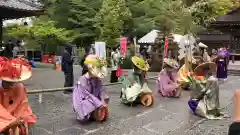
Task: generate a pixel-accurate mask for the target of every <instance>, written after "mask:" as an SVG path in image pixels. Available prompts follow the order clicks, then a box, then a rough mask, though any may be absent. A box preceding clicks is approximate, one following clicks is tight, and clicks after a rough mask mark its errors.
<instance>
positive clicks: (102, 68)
mask: <svg viewBox="0 0 240 135" xmlns="http://www.w3.org/2000/svg"><path fill="white" fill-rule="evenodd" d="M84 64H85V65H86V66H87V67H88V70H89V71H88V73H86V74H84V75H83V76H81V77H80V78H79V79H78V81H77V83H76V84H75V86H74V90H73V108H74V111H75V112H76V114H77V119H78V120H80V121H86V120H89V119H90V118H93V119H95V120H98V121H103V120H105V119H107V117H108V108H107V106H105V105H104V104H103V101H104V102H105V103H106V104H108V101H109V96H108V95H107V92H106V89H105V88H104V87H103V86H102V81H101V80H100V78H103V77H105V76H106V75H107V68H106V63H105V61H104V60H101V59H99V57H98V56H96V55H88V56H87V57H86V60H85V62H84Z"/></svg>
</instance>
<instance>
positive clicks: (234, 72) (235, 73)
mask: <svg viewBox="0 0 240 135" xmlns="http://www.w3.org/2000/svg"><path fill="white" fill-rule="evenodd" d="M228 74H229V75H233V76H240V70H235V69H229V70H228Z"/></svg>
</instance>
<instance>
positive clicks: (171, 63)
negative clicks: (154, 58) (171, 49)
mask: <svg viewBox="0 0 240 135" xmlns="http://www.w3.org/2000/svg"><path fill="white" fill-rule="evenodd" d="M164 63H165V64H167V65H168V66H170V67H172V68H174V69H178V68H179V64H178V62H177V61H176V60H173V59H170V58H165V59H164Z"/></svg>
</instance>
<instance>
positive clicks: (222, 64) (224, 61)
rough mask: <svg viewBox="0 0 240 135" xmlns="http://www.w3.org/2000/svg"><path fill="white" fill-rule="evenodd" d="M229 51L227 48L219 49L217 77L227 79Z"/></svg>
mask: <svg viewBox="0 0 240 135" xmlns="http://www.w3.org/2000/svg"><path fill="white" fill-rule="evenodd" d="M227 55H228V53H227V51H226V50H219V52H218V57H217V59H216V64H217V78H218V79H221V80H226V79H227V75H228V72H227V71H228V69H227V67H228V56H227Z"/></svg>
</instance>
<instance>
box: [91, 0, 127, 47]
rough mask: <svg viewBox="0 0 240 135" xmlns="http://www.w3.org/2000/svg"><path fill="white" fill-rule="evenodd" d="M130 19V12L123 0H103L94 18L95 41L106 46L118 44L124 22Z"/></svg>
mask: <svg viewBox="0 0 240 135" xmlns="http://www.w3.org/2000/svg"><path fill="white" fill-rule="evenodd" d="M130 18H131V12H130V10H129V8H128V7H127V6H126V3H125V0H104V1H103V3H102V7H101V9H100V11H99V12H98V14H97V15H96V17H95V21H96V24H95V27H96V28H97V34H98V35H99V37H98V38H97V40H102V41H106V42H107V45H108V46H111V45H115V44H117V43H118V41H117V40H116V39H118V38H119V37H120V36H121V35H122V34H123V29H124V22H126V21H128V20H129V19H130Z"/></svg>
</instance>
